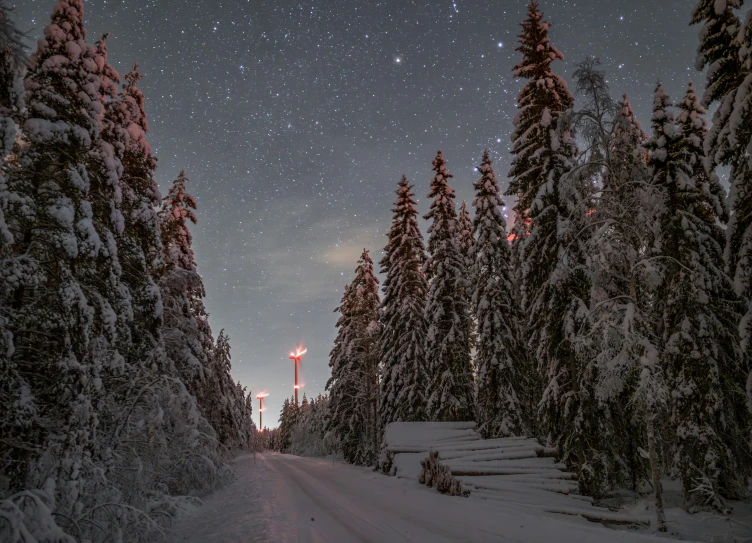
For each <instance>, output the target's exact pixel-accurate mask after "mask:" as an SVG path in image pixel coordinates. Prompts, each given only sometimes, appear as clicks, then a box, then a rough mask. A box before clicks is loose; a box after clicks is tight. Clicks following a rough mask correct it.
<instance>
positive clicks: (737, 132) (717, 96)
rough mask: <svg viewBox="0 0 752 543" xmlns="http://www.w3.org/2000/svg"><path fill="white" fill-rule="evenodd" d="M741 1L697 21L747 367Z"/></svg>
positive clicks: (749, 185)
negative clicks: (725, 187) (724, 172)
mask: <svg viewBox="0 0 752 543" xmlns="http://www.w3.org/2000/svg"><path fill="white" fill-rule="evenodd" d="M741 6H742V0H725V1H720V0H719V1H710V0H702V1H700V2H698V3H697V5H696V6H695V8H694V10H693V12H692V23H693V24H699V23H702V25H703V26H702V30H701V32H700V43H699V45H698V48H697V60H696V67H697V69H698V70H702V69H703V68H705V67H707V68H708V71H707V85H706V91H705V94H704V96H703V100H702V104H703V105H704V106H706V107H708V106H710V105H711V104H713V103H714V102H717V103H718V108H717V109H716V111H715V113H714V115H713V124H712V128H711V129H710V130H709V131H708V134H707V136H706V138H705V146H704V152H705V161H706V164H705V166H706V168H707V169H708V171H710V172H711V182H715V183H716V184H717V181H716V176H715V174H714V173H712V172H715V170H716V169H717V168H718V167H719V166H722V165H726V166H730V167H731V172H730V174H729V180H730V185H731V187H730V193H729V208H730V214H729V220H728V227H727V229H726V235H727V236H726V237H727V243H726V247H725V252H724V257H725V259H726V265H727V271H728V273H729V275H730V276H731V277H732V279H733V281H734V290H735V292H736V294H737V295H739V296H741V297H742V299H743V300H744V302H745V304H746V309H745V311H744V313H745V314H744V316H743V317H742V319H741V322H740V325H739V332H740V339H741V345H742V349H743V354H744V357H745V359H746V360H745V363H746V364H747V365H748V366H749V365H750V359H752V280H750V277H752V158H750V153H749V149H750V144H751V143H752V128H750V123H752V118H751V117H752V113H750V112H751V111H752V106H751V100H750V96H752V12H748V13H747V17H746V20H745V21H744V22H743V23H742V21H740V20H739V18H738V17H737V16H736V14H735V13H734V10H735V9H740V8H741ZM747 397H748V406H749V409H750V411H752V372H750V373H749V375H748V379H747Z"/></svg>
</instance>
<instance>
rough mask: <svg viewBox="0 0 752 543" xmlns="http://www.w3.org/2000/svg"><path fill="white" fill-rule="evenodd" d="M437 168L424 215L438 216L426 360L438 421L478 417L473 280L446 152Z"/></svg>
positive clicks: (432, 411)
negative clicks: (470, 299)
mask: <svg viewBox="0 0 752 543" xmlns="http://www.w3.org/2000/svg"><path fill="white" fill-rule="evenodd" d="M433 169H434V172H435V175H434V177H433V179H432V180H431V192H430V193H429V195H428V197H429V198H433V202H431V210H430V211H429V213H428V214H427V215H425V217H424V218H425V219H431V220H432V221H433V222H432V224H431V226H430V227H429V228H428V233H429V239H428V250H429V252H430V254H431V257H430V259H429V260H428V261H427V263H426V269H427V270H428V272H429V279H430V286H429V291H428V304H427V313H428V322H429V328H428V335H427V337H426V360H428V362H429V364H430V366H429V368H428V371H429V384H428V405H427V409H428V416H429V418H430V419H431V420H435V421H465V420H474V419H475V417H474V397H473V376H472V368H471V365H470V350H469V349H470V344H469V337H468V331H469V320H470V317H469V312H468V304H467V303H466V300H465V297H464V294H463V292H464V290H465V289H468V288H469V286H470V283H469V281H468V280H467V278H466V277H465V276H464V275H463V273H464V270H465V269H466V264H467V262H466V260H465V258H464V257H463V255H462V253H461V252H460V246H459V234H458V230H457V213H456V211H455V208H454V190H452V188H451V187H450V186H449V179H451V178H452V177H454V176H453V175H451V174H450V173H449V172H448V171H447V169H446V161H445V160H444V155H443V154H442V152H441V151H439V152H438V153H437V155H436V158H435V159H434V161H433Z"/></svg>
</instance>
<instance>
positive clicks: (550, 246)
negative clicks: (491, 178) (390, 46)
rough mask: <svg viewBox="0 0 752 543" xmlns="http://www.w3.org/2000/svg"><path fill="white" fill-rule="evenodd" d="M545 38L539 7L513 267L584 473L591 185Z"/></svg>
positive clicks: (520, 148)
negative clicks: (583, 342)
mask: <svg viewBox="0 0 752 543" xmlns="http://www.w3.org/2000/svg"><path fill="white" fill-rule="evenodd" d="M548 30H549V24H548V23H546V22H544V21H543V16H542V14H541V13H540V12H539V11H538V4H537V2H535V1H531V2H530V5H529V7H528V17H527V19H526V21H525V22H524V23H522V33H521V34H520V42H519V47H518V48H517V50H518V51H520V52H521V53H522V56H523V58H522V61H521V62H520V63H519V64H518V65H517V66H516V67H515V71H514V73H515V76H517V77H522V78H526V79H530V82H529V83H527V84H526V86H525V87H524V88H523V90H522V91H521V92H520V95H519V99H518V102H519V113H518V115H517V117H516V119H515V131H514V134H513V136H512V137H513V140H514V149H513V152H514V154H515V157H514V159H513V162H512V169H511V171H510V177H511V178H512V181H511V184H510V188H509V191H508V192H509V193H510V194H516V195H517V207H516V208H515V214H516V219H515V229H514V233H515V235H516V236H517V239H515V241H514V242H513V252H514V251H515V250H516V252H517V254H516V255H515V257H514V260H513V262H514V263H515V264H516V263H517V262H518V261H519V262H521V290H522V309H523V312H524V315H525V318H526V330H525V336H526V340H527V344H528V346H529V348H530V349H531V353H532V356H533V357H534V359H535V360H537V361H538V367H539V373H540V375H541V377H542V379H543V380H544V389H543V398H542V400H541V404H540V412H541V423H542V427H543V430H544V431H545V432H547V433H548V442H549V443H550V444H551V445H552V446H558V447H559V448H560V450H559V454H560V455H561V457H562V459H563V460H564V461H565V462H566V463H567V464H569V465H571V466H582V465H583V464H584V463H585V462H586V456H587V440H588V438H589V434H592V433H593V432H594V431H595V430H594V429H593V427H592V426H591V422H592V421H593V419H591V418H590V413H588V412H587V410H588V409H590V408H592V407H593V406H592V396H591V394H590V391H589V390H588V389H587V387H588V386H589V382H588V378H589V376H584V375H581V374H580V371H579V369H580V368H579V367H578V366H579V363H578V360H577V356H576V352H575V348H574V345H573V341H574V338H575V336H576V334H577V331H578V328H579V326H580V324H581V321H582V317H583V314H584V313H585V309H586V303H585V300H587V298H588V293H589V289H590V286H589V280H588V275H587V270H586V268H585V249H584V246H585V243H586V235H585V234H586V233H587V229H586V228H585V223H586V221H585V218H586V213H587V211H588V210H589V209H590V206H591V204H590V202H589V198H590V194H589V191H590V190H591V186H589V185H591V184H590V182H589V180H587V179H584V178H582V177H581V176H578V175H573V174H572V175H570V170H572V168H573V166H574V160H575V158H576V156H577V148H576V145H575V143H574V141H573V138H572V135H571V126H570V124H569V122H568V121H567V119H566V117H565V116H564V115H562V114H563V113H564V112H565V111H566V110H567V109H569V108H571V107H572V104H573V102H574V99H573V97H572V95H571V94H570V93H569V90H568V89H567V85H566V83H565V82H564V80H563V79H561V78H560V77H559V76H557V75H556V74H554V73H553V72H552V71H551V68H550V64H551V62H552V61H553V60H556V59H562V58H563V55H562V54H561V53H560V52H559V51H558V50H557V49H556V48H554V47H553V46H552V45H551V42H550V39H549V37H548ZM581 385H582V386H581ZM580 483H581V484H583V478H582V474H581V477H580Z"/></svg>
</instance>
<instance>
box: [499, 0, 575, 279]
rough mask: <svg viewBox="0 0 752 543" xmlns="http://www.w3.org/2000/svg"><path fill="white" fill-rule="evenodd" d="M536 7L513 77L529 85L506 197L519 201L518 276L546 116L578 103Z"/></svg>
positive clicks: (522, 98)
mask: <svg viewBox="0 0 752 543" xmlns="http://www.w3.org/2000/svg"><path fill="white" fill-rule="evenodd" d="M538 7H539V5H538V2H536V1H534V0H531V2H530V4H529V5H528V9H527V18H526V19H525V21H524V22H523V23H522V24H521V26H522V32H521V33H520V34H519V36H518V38H519V42H518V45H517V47H516V49H515V51H519V52H520V53H522V61H521V62H519V63H518V64H517V65H515V67H514V69H513V73H514V76H515V77H519V78H522V79H527V80H529V81H528V82H527V83H526V84H525V86H524V87H523V89H522V90H521V91H520V93H519V95H518V97H517V105H518V111H517V115H516V116H515V118H514V131H513V132H512V153H513V154H514V157H513V158H512V167H511V169H510V171H509V177H510V184H509V189H508V190H507V192H506V194H507V195H508V196H516V197H517V198H518V200H517V203H516V204H515V207H514V225H513V227H512V268H513V269H514V270H519V271H521V269H522V260H523V256H522V247H523V245H524V242H525V238H526V237H527V234H528V231H529V218H528V210H529V209H530V207H531V205H532V199H533V198H534V197H535V189H534V187H536V186H537V183H538V179H539V178H540V175H541V161H540V159H539V157H538V150H539V149H541V148H543V146H544V145H546V142H547V140H548V137H549V136H548V133H549V130H548V127H546V126H543V125H542V124H541V122H540V121H541V118H542V116H543V111H544V110H545V109H547V110H548V113H547V114H546V116H547V118H549V117H550V118H554V117H557V116H558V115H559V114H561V113H562V112H564V111H566V110H567V109H569V108H571V107H572V104H573V103H574V99H573V98H572V95H571V94H570V92H569V90H568V88H567V84H566V82H565V81H564V79H562V78H561V77H559V76H558V75H556V74H554V73H553V72H552V71H551V63H552V62H553V61H554V60H563V59H564V55H562V54H561V52H559V50H558V49H556V47H554V46H553V45H552V44H551V40H550V38H549V37H548V31H549V28H550V24H549V23H548V22H546V21H544V20H543V14H542V13H541V12H540V11H539V10H538ZM540 82H545V85H543V84H539V83H540ZM519 271H518V273H519Z"/></svg>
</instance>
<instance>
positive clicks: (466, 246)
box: [457, 200, 478, 370]
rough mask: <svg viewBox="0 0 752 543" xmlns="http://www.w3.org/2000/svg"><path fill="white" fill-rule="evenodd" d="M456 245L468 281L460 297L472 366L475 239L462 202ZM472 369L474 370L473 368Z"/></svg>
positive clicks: (473, 347) (475, 329)
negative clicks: (465, 316)
mask: <svg viewBox="0 0 752 543" xmlns="http://www.w3.org/2000/svg"><path fill="white" fill-rule="evenodd" d="M457 243H458V245H459V248H460V254H461V255H462V258H463V260H464V261H465V271H464V272H463V277H465V278H466V279H467V280H468V282H467V285H466V286H465V287H464V288H463V289H462V296H463V298H464V300H465V304H467V307H468V319H467V342H468V343H467V344H468V352H469V353H470V360H471V365H473V359H472V357H473V353H475V351H476V350H477V348H478V333H477V323H476V322H475V315H473V306H472V303H471V300H472V297H473V294H472V280H471V278H470V270H471V269H472V267H473V250H474V248H475V239H473V218H472V217H471V216H470V212H469V211H468V210H467V203H465V201H464V200H463V201H462V204H460V212H459V213H458V214H457ZM473 369H474V370H475V368H474V367H473Z"/></svg>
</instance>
